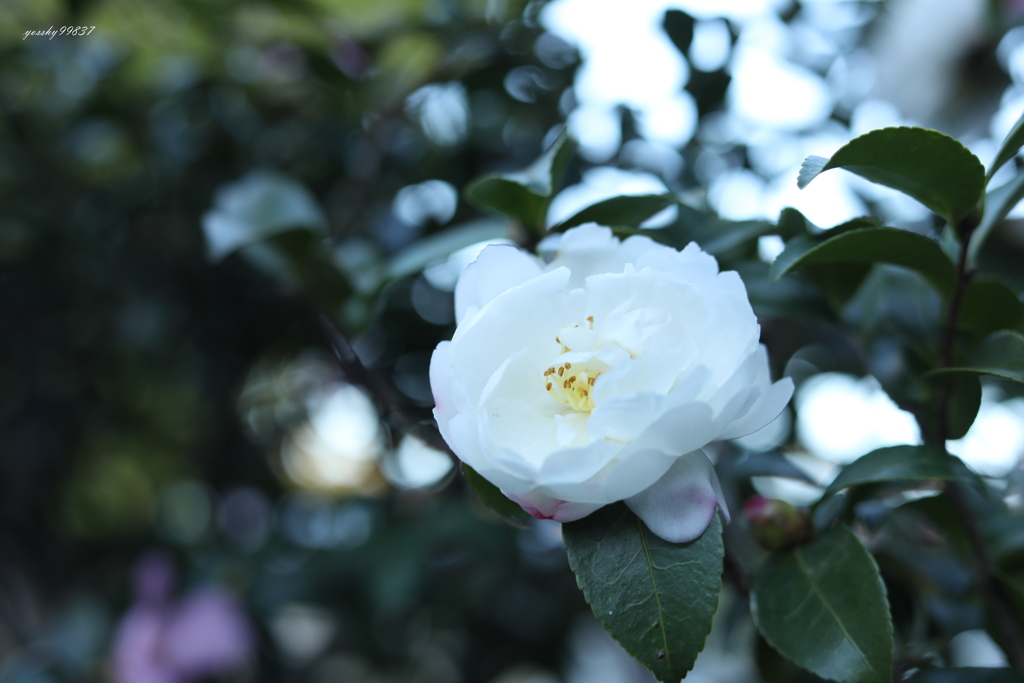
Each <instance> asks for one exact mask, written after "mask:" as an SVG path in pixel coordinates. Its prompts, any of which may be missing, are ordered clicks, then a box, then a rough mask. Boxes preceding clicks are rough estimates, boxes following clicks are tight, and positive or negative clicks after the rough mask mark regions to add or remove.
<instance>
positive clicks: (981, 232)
mask: <svg viewBox="0 0 1024 683" xmlns="http://www.w3.org/2000/svg"><path fill="white" fill-rule="evenodd" d="M1022 198H1024V171H1021V172H1020V173H1018V174H1017V176H1016V177H1015V178H1014V179H1013V180H1011V181H1010V182H1008V183H1006V184H1005V185H1000V186H999V187H997V188H996V189H994V190H991V191H990V192H989V193H988V194H986V195H985V213H984V214H982V216H981V221H980V222H979V223H978V227H977V228H975V230H974V233H973V234H972V235H971V241H970V244H969V245H968V247H967V260H968V262H969V263H974V262H975V261H976V260H977V258H978V253H979V252H980V251H981V247H982V245H984V244H985V240H986V239H988V236H989V233H991V232H992V230H993V228H995V227H996V226H997V225H999V223H1001V222H1002V220H1003V219H1004V218H1006V215H1007V214H1008V213H1010V212H1011V211H1013V207H1015V206H1017V203H1018V202H1019V201H1020V200H1021V199H1022Z"/></svg>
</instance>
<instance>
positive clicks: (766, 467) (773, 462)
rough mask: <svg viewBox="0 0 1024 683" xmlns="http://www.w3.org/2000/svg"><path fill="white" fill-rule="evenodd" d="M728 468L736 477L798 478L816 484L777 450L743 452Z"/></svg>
mask: <svg viewBox="0 0 1024 683" xmlns="http://www.w3.org/2000/svg"><path fill="white" fill-rule="evenodd" d="M720 466H722V465H720ZM728 469H729V472H730V474H731V475H732V476H733V477H736V478H737V479H749V478H750V477H785V478H787V479H800V480H802V481H806V482H808V483H810V484H817V482H816V481H815V480H814V479H813V478H812V477H811V476H810V475H809V474H807V473H806V472H804V471H803V470H802V469H800V468H799V467H797V466H796V465H794V464H793V463H791V462H790V461H789V460H787V459H786V456H785V455H783V454H782V453H781V452H779V451H771V452H768V453H745V454H744V455H743V457H741V458H740V459H739V460H737V461H736V462H735V463H734V464H732V465H729V466H728Z"/></svg>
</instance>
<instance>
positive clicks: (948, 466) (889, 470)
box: [826, 446, 967, 493]
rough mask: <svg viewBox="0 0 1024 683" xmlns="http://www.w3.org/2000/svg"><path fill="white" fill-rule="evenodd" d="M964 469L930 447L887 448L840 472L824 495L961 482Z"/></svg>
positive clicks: (857, 461)
mask: <svg viewBox="0 0 1024 683" xmlns="http://www.w3.org/2000/svg"><path fill="white" fill-rule="evenodd" d="M966 473H967V469H966V467H965V466H964V464H963V463H962V462H961V461H960V459H959V458H957V457H955V456H952V455H949V454H947V453H945V452H944V451H943V450H942V449H940V448H934V447H932V446H889V447H888V448H879V449H877V450H874V451H871V452H870V453H868V454H867V455H864V456H862V457H860V458H858V459H857V460H854V461H853V462H851V463H850V464H849V465H847V466H846V467H844V468H843V470H842V471H841V472H840V473H839V475H838V476H837V477H836V478H835V479H834V480H833V481H832V483H831V484H829V486H828V488H827V489H826V493H835V492H836V491H839V490H841V489H845V488H847V487H850V486H860V485H862V484H878V483H882V482H890V481H920V480H928V479H945V480H950V479H961V478H963V477H964V476H965V475H966Z"/></svg>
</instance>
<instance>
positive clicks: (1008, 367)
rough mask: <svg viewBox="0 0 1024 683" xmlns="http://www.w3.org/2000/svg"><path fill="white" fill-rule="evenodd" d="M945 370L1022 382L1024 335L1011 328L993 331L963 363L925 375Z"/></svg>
mask: <svg viewBox="0 0 1024 683" xmlns="http://www.w3.org/2000/svg"><path fill="white" fill-rule="evenodd" d="M946 372H974V373H977V374H979V375H993V376H995V377H1002V378H1003V379H1009V380H1013V381H1014V382H1021V383H1024V335H1021V333H1020V332H1015V331H1013V330H999V331H998V332H994V333H993V334H990V335H989V336H988V338H987V339H985V341H983V342H982V343H981V344H980V345H979V346H978V348H977V349H975V351H974V353H972V354H971V355H970V357H969V358H968V359H967V363H966V364H965V365H962V366H959V367H954V368H939V369H938V370H932V371H931V372H930V373H927V374H926V375H925V376H926V377H929V376H932V375H938V374H941V373H946Z"/></svg>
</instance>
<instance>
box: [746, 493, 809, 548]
mask: <svg viewBox="0 0 1024 683" xmlns="http://www.w3.org/2000/svg"><path fill="white" fill-rule="evenodd" d="M743 516H744V517H745V518H746V520H747V523H748V524H749V525H750V531H751V533H753V535H754V539H755V540H756V541H757V542H758V543H759V544H761V546H762V547H763V548H766V549H767V550H785V549H786V548H791V547H793V546H794V545H797V544H798V543H800V542H801V541H802V540H804V538H805V537H806V535H807V531H808V528H807V512H806V511H804V510H802V509H800V508H797V507H794V506H792V505H790V504H789V503H787V502H785V501H781V500H774V499H772V498H765V497H764V496H751V497H750V498H748V499H747V502H745V503H744V504H743Z"/></svg>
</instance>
